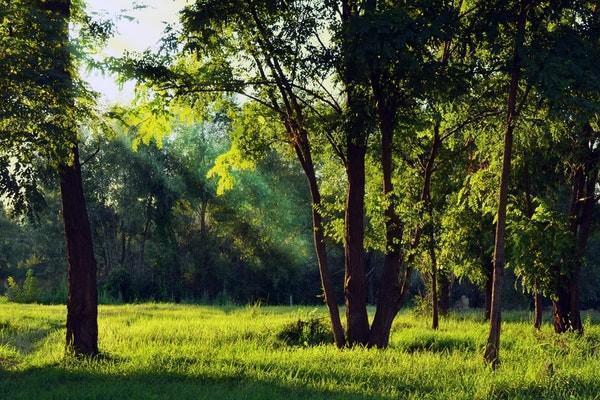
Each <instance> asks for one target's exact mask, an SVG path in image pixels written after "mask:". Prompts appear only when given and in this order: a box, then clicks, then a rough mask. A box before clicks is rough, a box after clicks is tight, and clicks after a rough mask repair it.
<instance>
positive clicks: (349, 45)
mask: <svg viewBox="0 0 600 400" xmlns="http://www.w3.org/2000/svg"><path fill="white" fill-rule="evenodd" d="M374 3H375V2H374V1H369V2H367V3H366V4H365V7H366V9H364V10H363V11H364V12H370V11H371V10H372V8H373V6H374ZM359 8H360V7H359V5H358V4H357V2H355V1H351V0H341V22H342V25H343V28H342V31H343V35H344V37H343V39H342V57H343V66H342V71H341V75H342V81H343V83H344V86H345V95H346V108H347V112H348V117H349V119H350V120H349V121H347V123H346V124H345V125H346V126H345V141H346V143H345V144H346V159H345V162H346V175H347V177H348V192H347V194H346V206H345V215H344V269H345V276H344V299H345V303H346V340H347V343H348V344H349V345H351V346H352V345H355V344H362V345H366V344H367V343H368V340H369V320H368V315H367V279H366V274H365V266H364V231H365V226H364V217H365V205H364V203H365V154H366V150H367V140H368V124H367V123H366V121H365V118H367V116H368V113H367V111H368V109H369V107H370V104H369V99H368V98H367V95H366V94H365V92H364V90H362V89H363V86H362V85H363V84H364V82H362V79H361V78H360V76H361V75H362V73H363V72H362V71H361V70H359V69H358V68H357V66H358V65H359V63H358V62H357V61H358V60H357V57H359V54H360V53H359V52H358V51H357V47H358V45H359V43H358V42H359V41H358V40H357V37H356V36H355V34H354V32H353V31H352V23H353V20H354V17H355V16H356V15H358V13H359Z"/></svg>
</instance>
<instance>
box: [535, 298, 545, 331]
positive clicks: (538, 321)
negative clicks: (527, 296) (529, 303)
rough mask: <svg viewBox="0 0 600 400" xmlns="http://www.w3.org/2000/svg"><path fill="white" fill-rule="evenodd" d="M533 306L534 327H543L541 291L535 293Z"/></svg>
mask: <svg viewBox="0 0 600 400" xmlns="http://www.w3.org/2000/svg"><path fill="white" fill-rule="evenodd" d="M533 307H534V313H535V318H534V322H533V327H534V328H535V329H540V328H541V327H542V316H543V315H542V312H543V310H542V295H541V294H539V293H535V294H534V295H533Z"/></svg>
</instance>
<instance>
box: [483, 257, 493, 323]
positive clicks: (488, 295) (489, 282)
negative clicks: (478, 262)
mask: <svg viewBox="0 0 600 400" xmlns="http://www.w3.org/2000/svg"><path fill="white" fill-rule="evenodd" d="M490 266H491V270H490V273H489V274H488V275H487V279H486V281H485V304H484V307H485V309H484V318H485V320H486V321H489V320H490V312H491V310H492V287H493V282H494V276H493V271H494V265H493V263H492V264H490Z"/></svg>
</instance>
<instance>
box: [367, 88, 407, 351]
mask: <svg viewBox="0 0 600 400" xmlns="http://www.w3.org/2000/svg"><path fill="white" fill-rule="evenodd" d="M374 87H375V89H376V90H375V95H376V97H377V112H378V117H379V122H380V129H381V166H382V172H383V194H384V196H385V198H386V199H387V201H388V203H387V207H386V209H385V214H384V217H385V242H386V251H385V255H384V261H383V272H382V274H381V279H380V283H379V292H378V297H377V309H376V311H375V317H374V318H373V324H372V325H371V331H370V333H369V346H370V347H379V348H383V347H387V345H388V342H389V337H390V331H391V328H392V322H393V321H394V318H395V317H396V314H397V313H398V311H399V310H400V307H401V303H402V298H403V293H402V284H401V281H400V272H401V266H402V254H401V242H402V234H403V229H402V221H401V220H400V217H399V216H398V214H397V212H396V206H397V199H396V196H395V194H394V186H393V184H392V170H393V163H392V146H393V134H394V122H395V111H394V109H393V108H394V107H393V105H392V106H390V105H386V104H385V99H384V95H383V93H381V90H377V89H379V85H374Z"/></svg>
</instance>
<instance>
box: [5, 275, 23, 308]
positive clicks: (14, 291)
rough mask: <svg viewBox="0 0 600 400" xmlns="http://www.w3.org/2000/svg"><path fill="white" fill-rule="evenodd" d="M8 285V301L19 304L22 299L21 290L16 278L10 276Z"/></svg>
mask: <svg viewBox="0 0 600 400" xmlns="http://www.w3.org/2000/svg"><path fill="white" fill-rule="evenodd" d="M6 284H7V285H8V289H7V290H6V298H7V299H8V301H12V302H19V301H20V299H21V288H20V287H19V284H18V283H17V281H15V278H13V277H12V276H9V277H8V279H7V280H6Z"/></svg>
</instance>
